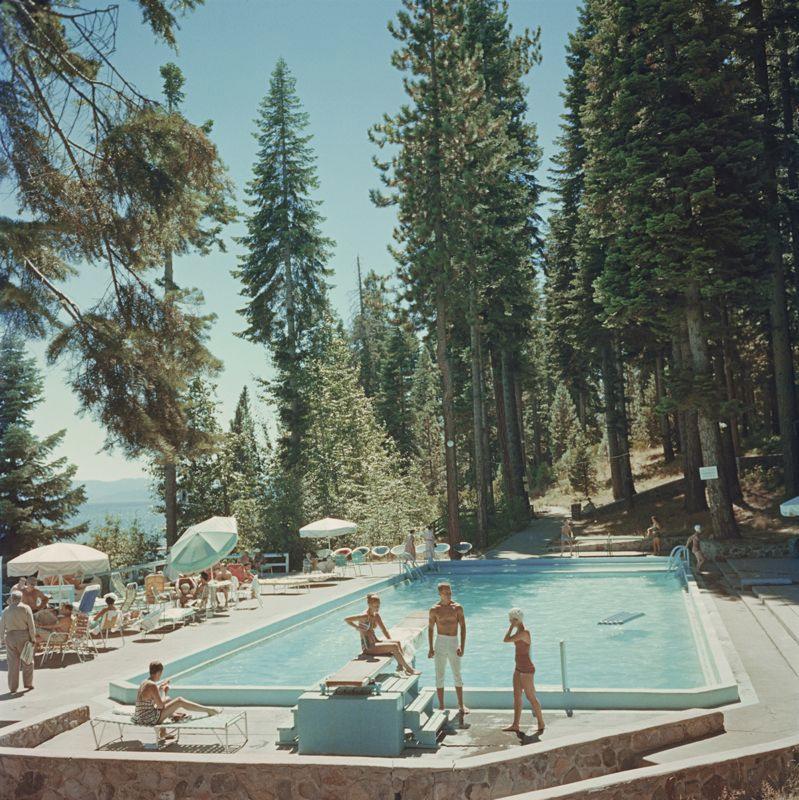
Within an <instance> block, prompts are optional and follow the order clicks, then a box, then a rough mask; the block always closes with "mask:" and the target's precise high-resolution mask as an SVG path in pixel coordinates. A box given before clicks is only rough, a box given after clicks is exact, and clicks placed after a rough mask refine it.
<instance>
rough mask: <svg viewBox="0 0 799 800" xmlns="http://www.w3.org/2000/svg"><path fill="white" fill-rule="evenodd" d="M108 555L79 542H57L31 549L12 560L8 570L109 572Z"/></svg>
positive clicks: (15, 573)
mask: <svg viewBox="0 0 799 800" xmlns="http://www.w3.org/2000/svg"><path fill="white" fill-rule="evenodd" d="M110 568H111V566H110V564H109V563H108V556H107V555H106V554H105V553H101V552H100V551H99V550H95V549H94V548H93V547H88V546H87V545H85V544H76V543H75V542H55V543H54V544H46V545H44V547H37V548H36V549H35V550H29V551H28V552H27V553H23V554H22V555H21V556H17V557H16V558H12V559H11V561H9V562H8V574H9V575H13V576H17V577H18V576H20V575H37V574H38V576H39V577H40V578H42V577H45V576H48V575H83V574H86V573H89V574H94V573H97V572H108V571H109V570H110Z"/></svg>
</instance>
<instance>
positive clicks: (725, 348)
mask: <svg viewBox="0 0 799 800" xmlns="http://www.w3.org/2000/svg"><path fill="white" fill-rule="evenodd" d="M722 325H723V327H722V337H721V359H722V363H723V367H724V388H725V391H726V393H727V401H728V403H729V404H730V406H731V410H730V412H729V413H728V414H727V423H728V424H729V426H730V437H731V439H732V447H733V451H734V453H735V455H736V456H739V455H740V454H741V433H740V430H739V427H738V410H737V406H738V404H739V398H738V391H737V389H736V386H735V378H734V377H733V372H732V369H733V368H732V365H733V361H734V357H733V346H732V339H731V337H730V315H729V312H728V310H727V309H726V307H725V308H724V309H722Z"/></svg>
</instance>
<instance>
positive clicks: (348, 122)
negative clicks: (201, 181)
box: [33, 0, 578, 480]
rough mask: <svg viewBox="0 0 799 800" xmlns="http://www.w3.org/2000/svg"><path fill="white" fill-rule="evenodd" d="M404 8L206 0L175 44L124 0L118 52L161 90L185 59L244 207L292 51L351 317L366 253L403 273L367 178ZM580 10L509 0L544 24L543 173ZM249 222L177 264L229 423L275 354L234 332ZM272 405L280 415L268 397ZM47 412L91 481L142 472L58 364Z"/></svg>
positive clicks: (521, 23)
mask: <svg viewBox="0 0 799 800" xmlns="http://www.w3.org/2000/svg"><path fill="white" fill-rule="evenodd" d="M98 5H99V3H98ZM103 5H105V3H103ZM398 7H399V2H396V1H395V0H206V5H205V6H204V7H201V8H199V9H198V10H197V11H196V12H194V13H192V14H190V15H188V16H187V17H186V18H184V19H183V20H182V22H181V30H180V31H179V32H178V44H179V51H178V52H177V53H175V52H173V51H170V50H169V49H168V48H166V47H163V46H156V45H155V44H154V43H153V39H152V36H151V35H150V34H149V33H148V32H147V30H146V29H145V27H144V26H143V25H142V24H141V20H140V17H139V14H138V13H137V11H136V8H135V4H133V3H125V2H123V3H120V18H119V32H118V37H117V54H116V57H115V61H116V63H117V64H118V65H119V67H120V68H121V71H122V72H123V74H125V75H127V76H128V77H129V78H131V79H132V81H133V83H135V84H136V85H137V86H138V87H139V88H140V89H141V90H142V91H143V92H144V93H145V94H149V95H150V96H160V87H161V79H160V76H159V74H158V68H159V67H160V66H161V65H162V64H164V63H165V62H167V61H174V62H176V63H177V64H178V65H179V66H180V68H181V69H182V70H183V73H184V75H185V77H186V86H185V92H186V95H187V99H186V103H185V105H184V113H185V114H186V115H187V117H188V118H189V119H191V120H192V121H193V122H196V123H201V122H203V121H204V120H207V119H212V120H213V121H214V129H213V139H214V141H215V142H216V143H217V145H218V147H219V150H220V153H221V155H222V158H223V160H224V161H225V163H226V164H227V166H228V168H229V170H230V176H231V178H232V180H233V181H234V183H235V185H236V194H237V200H238V204H239V207H240V208H241V209H244V204H243V202H242V200H243V188H244V184H245V183H246V181H247V180H248V179H249V177H250V173H251V169H252V162H253V158H254V155H255V141H254V140H253V137H252V132H253V128H254V126H253V119H254V117H255V114H256V109H257V106H258V103H259V102H260V100H261V98H262V97H263V95H264V94H265V92H266V89H267V84H268V79H269V74H270V72H271V71H272V68H273V67H274V64H275V61H276V60H277V58H278V57H279V56H283V57H284V58H285V59H286V61H287V62H288V64H289V67H290V69H291V70H292V72H293V73H294V75H295V76H296V78H297V90H298V93H299V95H300V97H301V98H302V101H303V103H304V105H305V109H306V110H307V111H308V113H309V114H310V123H311V133H312V134H313V137H314V138H313V145H314V148H315V150H316V154H317V158H318V171H319V180H320V191H319V199H321V200H322V201H323V205H322V213H323V215H324V216H325V218H326V221H325V224H324V233H325V234H326V235H328V236H330V237H331V238H333V239H334V240H335V241H336V243H337V245H336V248H335V252H334V255H333V258H332V262H331V266H332V268H333V270H334V275H333V277H332V284H333V287H332V300H333V304H334V306H335V308H336V309H337V310H338V312H339V313H340V314H341V315H342V316H343V317H344V318H345V320H349V319H350V317H351V315H352V309H353V301H354V296H355V288H356V278H355V257H356V255H358V254H360V257H361V263H362V266H363V268H364V269H375V270H377V271H378V272H381V273H389V272H391V271H392V270H393V264H392V262H391V258H390V256H389V255H388V253H387V251H386V245H387V244H388V243H389V242H390V240H391V231H392V225H393V216H392V213H391V211H390V210H387V209H377V208H374V207H373V206H372V205H371V203H370V201H369V197H368V192H369V189H370V188H374V187H377V186H378V185H379V182H378V176H377V173H376V171H375V169H374V167H373V166H372V163H371V156H372V153H373V147H372V145H370V143H369V141H368V139H367V135H366V132H367V130H368V128H369V127H370V126H371V125H372V124H373V123H374V122H376V121H377V120H379V119H380V116H381V115H382V114H383V113H384V112H393V111H394V110H395V109H396V108H397V107H398V106H399V104H400V103H401V102H403V100H404V94H403V91H402V86H401V80H400V75H399V73H397V71H396V70H395V69H394V68H393V67H392V66H391V65H390V63H389V56H390V53H391V51H392V50H393V49H394V41H393V39H392V38H391V36H390V35H389V33H388V31H387V30H386V23H387V22H388V20H389V19H391V18H393V16H394V15H395V13H396V11H397V8H398ZM577 7H578V3H577V1H576V0H510V9H511V19H512V22H513V25H514V27H515V28H516V29H522V28H524V27H529V28H534V27H536V26H540V27H541V30H542V46H543V63H542V64H541V65H540V66H539V67H537V68H535V69H534V70H533V71H532V73H531V74H530V76H529V78H528V83H529V87H530V94H529V106H530V112H529V115H530V119H531V120H532V121H533V122H535V123H536V125H537V126H538V132H539V139H540V142H541V145H542V147H543V149H544V165H543V168H542V175H541V178H542V179H545V177H546V169H547V168H548V166H549V159H550V158H551V156H552V154H553V140H554V138H555V137H556V136H557V135H558V125H559V122H560V119H559V117H560V114H561V112H562V104H561V100H560V97H559V93H560V91H561V87H562V84H563V78H564V75H565V60H564V55H565V53H564V48H565V45H566V41H567V35H568V33H569V32H570V31H572V30H573V29H574V27H575V25H576V21H577ZM241 232H242V226H241V223H237V224H235V225H231V226H229V228H228V229H227V231H226V241H227V248H228V251H227V253H223V254H219V253H214V254H212V255H210V256H207V257H205V258H200V257H196V256H187V257H184V258H181V259H179V260H178V261H177V262H176V264H175V277H176V280H177V282H178V283H180V284H182V285H191V286H196V287H198V288H199V289H201V290H202V291H203V292H204V294H205V298H206V305H207V308H208V310H210V311H213V312H214V313H216V314H217V316H218V319H217V321H216V324H215V326H214V330H213V334H212V338H211V343H210V344H211V349H212V350H213V352H214V353H215V354H216V355H217V356H218V357H220V358H221V359H222V360H223V361H224V363H225V368H224V372H223V373H222V374H221V375H220V377H219V379H218V384H219V392H218V394H219V399H220V401H221V411H222V414H223V417H224V419H225V420H227V419H228V418H229V417H230V415H231V414H232V411H233V408H234V406H235V403H236V399H237V397H238V394H239V392H240V391H241V388H242V386H244V385H245V384H247V385H248V386H250V388H251V390H253V391H256V386H255V380H254V378H255V377H259V376H264V375H268V360H267V356H266V353H265V351H264V350H263V349H262V348H260V347H257V346H255V345H253V344H250V343H248V342H245V341H243V340H241V339H239V338H238V337H236V336H235V333H236V332H237V331H240V330H241V328H242V324H241V318H240V317H239V315H238V314H237V313H236V310H237V309H238V308H239V307H240V306H241V298H240V297H239V295H238V291H239V287H238V285H237V281H236V280H235V279H234V278H233V277H232V276H231V275H230V270H231V268H232V267H234V266H235V264H236V255H237V254H238V253H239V252H240V249H239V247H238V246H237V245H236V244H235V242H234V241H233V237H235V236H237V235H240V234H241ZM104 289H105V286H104V284H103V282H102V281H101V279H100V277H99V275H98V273H96V272H95V273H93V274H92V273H89V274H86V275H85V276H83V277H81V279H80V280H78V281H75V282H73V284H72V285H71V286H70V291H71V292H72V293H73V294H74V295H75V297H76V298H78V299H79V300H80V301H83V302H86V301H88V300H89V299H91V298H93V297H96V296H98V295H99V294H101V293H102V292H103V290H104ZM33 351H34V352H35V353H36V354H37V356H41V353H42V351H43V347H41V346H38V345H37V346H34V347H33ZM260 413H261V415H262V416H263V418H265V419H268V418H269V417H270V411H269V409H268V407H266V406H261V408H260ZM35 421H36V430H37V431H38V432H39V433H41V434H45V433H50V432H52V431H53V430H57V429H60V428H66V429H67V434H66V438H65V441H64V445H63V447H62V448H61V450H60V453H61V454H63V455H66V456H67V457H68V458H69V459H70V460H71V461H72V462H74V463H76V464H77V465H78V477H79V478H80V479H83V480H88V479H104V480H113V479H116V478H123V477H134V476H137V475H141V474H143V469H142V467H143V465H142V464H141V463H139V462H134V461H128V460H126V459H125V458H124V457H123V456H122V454H120V453H110V454H108V453H100V452H98V451H99V450H100V448H101V447H102V444H103V438H104V437H103V430H102V428H101V427H100V426H99V425H98V424H97V423H96V422H94V420H93V419H91V418H90V417H82V418H81V417H79V416H78V405H77V403H76V401H75V398H74V397H73V396H72V394H71V392H70V390H69V388H68V387H67V386H66V384H65V381H64V373H63V371H62V369H61V368H58V367H57V368H50V369H48V370H47V373H46V376H45V401H44V402H43V403H42V405H41V406H40V407H39V409H38V412H37V415H36V420H35Z"/></svg>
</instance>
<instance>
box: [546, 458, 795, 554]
mask: <svg viewBox="0 0 799 800" xmlns="http://www.w3.org/2000/svg"><path fill="white" fill-rule="evenodd" d="M631 460H632V467H633V475H634V479H635V487H636V489H637V491H639V492H641V491H643V490H645V489H652V488H654V487H655V486H659V485H660V484H663V483H667V482H668V481H672V480H674V479H676V478H679V477H681V475H682V468H681V466H680V462H679V460H675V461H673V462H671V463H670V464H664V463H663V458H662V451H660V450H659V449H650V450H638V451H634V452H633V453H632V459H631ZM603 470H604V472H603V471H600V474H599V476H598V483H599V485H600V489H599V491H597V492H596V494H594V495H592V497H591V499H592V500H593V502H594V504H595V505H596V506H602V505H605V504H606V503H610V502H612V501H613V495H612V492H611V487H610V475H609V471H608V470H607V469H606V468H605V467H604V465H603ZM740 480H741V487H742V489H743V493H744V503H745V506H744V507H737V506H736V507H735V517H736V520H737V521H738V525H739V528H740V531H741V535H742V536H744V537H746V538H765V539H769V540H774V539H781V538H788V537H790V536H796V535H797V524H796V522H794V521H792V520H790V519H786V518H784V517H781V516H780V511H779V506H780V503H781V502H782V501H784V500H785V495H784V493H783V489H782V485H781V484H780V483H779V482H778V481H777V480H776V479H775V475H774V473H773V471H772V470H764V469H760V468H758V469H754V470H752V471H749V472H746V473H744V474H743V475H741V478H740ZM573 501H574V496H573V493H571V492H570V491H567V490H564V487H560V486H556V487H553V488H551V489H550V490H549V491H547V493H546V494H544V495H543V496H541V497H538V498H535V499H534V501H533V502H534V506H535V508H536V509H538V508H541V509H542V510H545V509H547V508H552V507H563V508H566V509H568V508H569V506H570V504H571V503H572V502H573ZM653 515H654V516H655V517H657V518H658V521H659V522H660V524H661V526H662V528H663V530H664V532H665V534H666V535H667V536H668V535H669V534H679V535H682V534H683V533H685V534H686V536H687V535H688V534H687V532H688V531H690V530H691V529H692V527H693V526H694V525H696V524H697V523H698V524H701V525H702V526H703V528H705V529H706V530H709V528H710V515H709V514H708V512H707V511H703V512H700V513H695V514H691V513H688V512H687V511H686V510H685V509H684V508H683V496H682V494H680V495H677V496H675V497H672V498H666V499H657V500H646V501H642V500H640V499H639V500H638V501H637V502H636V503H635V505H634V507H633V508H632V509H629V510H625V511H621V512H619V513H618V514H614V515H612V516H609V517H603V518H600V519H598V520H585V521H579V522H577V523H576V524H575V529H576V531H577V533H578V534H581V535H585V534H598V535H605V536H607V535H608V534H612V535H615V536H624V535H638V534H643V533H644V532H645V531H646V529H647V527H649V524H650V519H651V517H652V516H653Z"/></svg>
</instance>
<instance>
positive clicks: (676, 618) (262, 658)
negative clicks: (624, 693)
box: [175, 569, 707, 689]
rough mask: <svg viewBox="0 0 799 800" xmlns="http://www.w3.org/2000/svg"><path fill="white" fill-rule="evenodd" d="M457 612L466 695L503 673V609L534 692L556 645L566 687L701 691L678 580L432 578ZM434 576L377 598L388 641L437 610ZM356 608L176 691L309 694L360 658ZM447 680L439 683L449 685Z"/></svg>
mask: <svg viewBox="0 0 799 800" xmlns="http://www.w3.org/2000/svg"><path fill="white" fill-rule="evenodd" d="M442 577H445V578H446V579H447V580H449V581H450V583H451V584H452V587H453V597H454V599H455V600H456V601H457V602H459V603H461V604H462V605H463V607H464V610H465V613H466V624H467V628H466V629H467V635H466V651H465V655H464V658H463V663H462V670H463V679H464V685H465V686H467V687H475V688H477V687H501V686H505V685H507V684H509V682H510V680H511V678H512V674H513V662H514V659H513V653H514V647H513V645H512V644H504V643H503V642H502V637H503V636H504V634H505V631H506V630H507V626H508V615H507V614H508V609H510V608H512V607H514V606H518V607H520V608H522V609H523V611H524V613H525V622H526V624H527V626H528V627H529V628H530V630H531V633H532V637H533V644H532V651H531V655H532V658H533V662H534V663H535V665H536V683H537V684H539V685H540V684H543V685H559V684H560V676H561V672H560V651H559V640H561V639H563V640H565V642H566V647H567V661H568V673H569V683H570V685H571V687H572V688H575V689H576V688H629V687H636V688H642V689H691V688H695V687H698V686H703V685H705V684H706V683H707V680H706V679H705V676H704V674H703V671H702V666H701V663H700V660H699V657H698V655H697V649H696V645H695V643H694V636H693V633H692V626H691V622H690V619H689V614H688V607H687V593H686V591H685V589H684V588H683V584H682V583H681V581H680V580H679V579H678V578H677V577H676V576H675V575H674V574H673V573H667V572H660V571H653V572H643V571H642V572H635V571H626V572H612V573H604V572H591V571H582V570H576V571H570V572H566V573H564V572H562V571H561V572H558V571H553V572H548V571H538V570H524V569H520V570H513V571H510V572H508V571H500V572H497V573H491V572H489V573H485V572H482V571H481V572H475V573H474V574H460V573H457V574H453V575H447V576H442ZM437 582H438V577H437V576H435V575H428V576H427V577H426V578H425V579H424V580H423V581H417V582H414V583H403V584H400V585H397V586H394V587H391V588H389V589H386V590H384V591H382V592H381V593H380V596H381V599H382V608H381V614H382V617H383V620H384V622H385V623H386V625H387V626H388V628H389V632H390V631H391V626H392V625H394V624H398V623H399V622H401V621H402V619H403V618H404V617H406V616H407V615H408V614H409V613H410V612H412V611H417V610H419V609H427V608H428V607H429V606H431V605H432V604H433V603H435V602H436V600H437V591H436V584H437ZM363 608H365V601H358V602H357V603H354V604H348V605H346V606H344V607H342V608H339V609H337V610H335V611H333V612H330V613H328V614H325V615H324V616H321V617H318V618H316V619H313V620H310V621H308V622H304V623H301V624H299V625H298V626H296V627H294V628H291V629H288V630H286V631H285V632H282V633H279V634H276V635H273V636H271V637H270V638H268V639H265V640H263V641H261V642H256V643H255V644H252V645H250V646H248V647H246V648H244V649H242V650H239V651H238V652H236V653H233V654H231V655H230V656H226V657H223V658H222V659H219V660H216V661H213V662H209V663H207V664H205V665H200V666H198V667H196V668H194V669H191V670H189V671H187V672H185V673H183V674H181V675H180V676H178V677H177V678H176V680H175V683H176V685H181V684H182V685H192V686H215V685H225V686H231V685H252V686H301V687H302V686H311V685H314V684H315V683H317V682H318V681H319V680H320V679H322V678H324V677H325V676H326V675H328V674H330V673H331V672H333V671H335V670H336V669H338V668H339V667H340V666H342V665H343V664H344V663H345V662H346V661H347V660H349V659H350V658H353V657H354V656H356V655H357V654H358V652H359V650H360V646H359V639H358V633H357V632H356V631H355V630H353V629H352V628H351V627H349V626H347V625H346V624H345V623H344V617H345V616H347V615H351V614H356V613H361V611H362V609H363ZM622 610H623V611H633V612H638V611H642V612H644V616H642V617H639V618H638V619H635V620H633V621H631V622H628V623H625V624H624V625H619V626H610V625H598V624H597V623H598V622H599V620H601V619H603V618H605V617H608V616H610V615H612V614H615V613H616V612H618V611H622ZM416 666H417V668H418V669H421V670H422V677H421V684H422V685H423V686H432V685H433V684H434V680H433V664H432V661H430V660H428V659H427V652H426V645H424V646H423V648H420V650H419V651H418V652H417V654H416ZM450 680H451V678H450V676H449V674H448V681H447V683H448V684H449V683H450Z"/></svg>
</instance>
